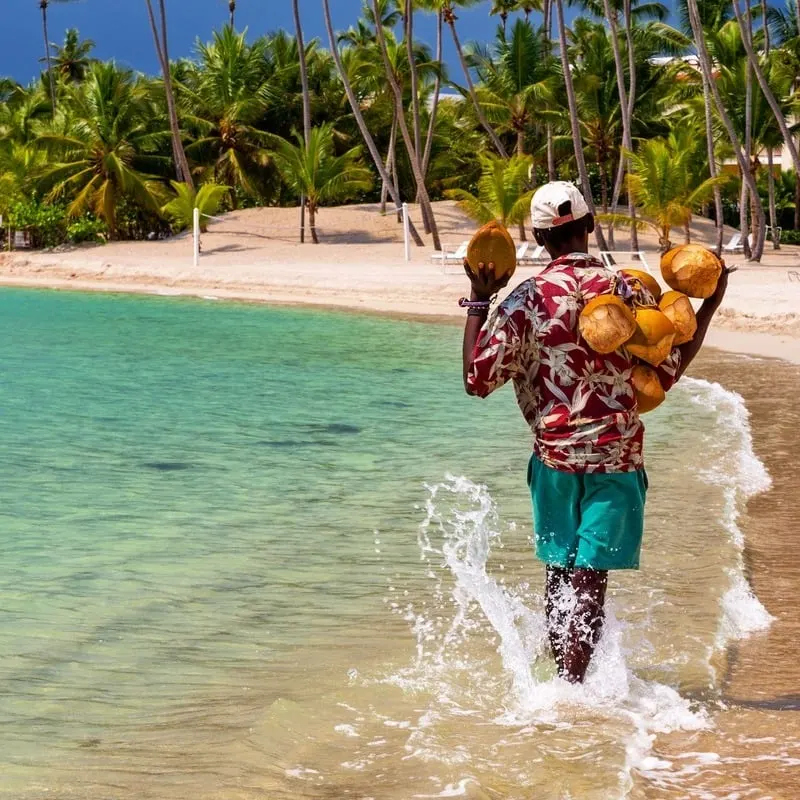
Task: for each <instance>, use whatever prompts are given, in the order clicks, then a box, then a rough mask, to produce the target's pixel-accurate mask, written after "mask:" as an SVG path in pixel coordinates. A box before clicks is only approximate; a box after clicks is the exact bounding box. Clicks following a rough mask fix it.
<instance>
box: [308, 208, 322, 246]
mask: <svg viewBox="0 0 800 800" xmlns="http://www.w3.org/2000/svg"><path fill="white" fill-rule="evenodd" d="M316 223H317V205H316V203H314V202H311V201H309V203H308V227H309V228H311V241H312V242H313V243H314V244H319V236H317V224H316Z"/></svg>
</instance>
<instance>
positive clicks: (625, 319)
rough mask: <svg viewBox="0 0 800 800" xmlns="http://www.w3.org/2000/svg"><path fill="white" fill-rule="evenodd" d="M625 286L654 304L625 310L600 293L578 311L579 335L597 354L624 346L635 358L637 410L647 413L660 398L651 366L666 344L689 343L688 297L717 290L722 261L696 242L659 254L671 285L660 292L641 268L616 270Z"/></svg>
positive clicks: (693, 322) (692, 323)
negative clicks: (643, 292)
mask: <svg viewBox="0 0 800 800" xmlns="http://www.w3.org/2000/svg"><path fill="white" fill-rule="evenodd" d="M620 272H621V274H622V275H623V276H624V277H625V278H626V280H627V282H628V285H629V286H631V288H633V289H637V288H638V286H637V284H639V285H641V286H642V287H644V288H645V289H647V290H648V291H649V292H650V294H651V295H652V296H653V298H654V300H655V305H641V304H638V303H635V304H634V308H633V309H631V308H630V307H629V306H628V305H627V304H626V303H625V302H624V300H623V299H622V298H621V297H618V296H617V295H615V294H609V295H600V296H599V297H595V298H594V300H591V301H590V302H589V303H587V304H586V307H585V308H584V309H583V311H582V312H581V316H580V320H579V327H580V332H581V336H583V338H584V339H585V340H586V342H587V343H588V344H589V346H590V347H591V348H592V349H593V350H595V351H597V352H598V353H613V352H614V351H615V350H617V349H618V348H620V347H624V348H625V349H626V350H627V351H628V352H629V353H630V354H631V355H632V356H634V357H635V358H636V359H637V362H639V363H637V364H636V366H634V368H633V375H632V380H633V388H634V391H635V393H636V400H637V404H638V407H639V413H640V414H645V413H647V412H648V411H652V410H653V409H654V408H657V407H658V406H660V405H661V403H663V402H664V399H665V393H664V389H663V387H662V386H661V381H659V379H658V375H657V374H656V372H655V370H654V369H653V367H657V366H659V365H660V364H661V363H662V362H663V361H664V360H665V359H666V358H667V357H668V356H669V354H670V353H671V352H672V348H673V347H676V346H678V345H681V344H685V343H686V342H690V341H691V340H692V339H693V338H694V335H695V332H696V331H697V318H696V317H695V313H694V308H693V307H692V302H691V300H690V299H689V298H691V297H695V298H700V299H705V298H707V297H711V295H713V294H714V292H715V291H716V289H717V282H718V281H719V278H720V275H722V262H721V261H720V260H719V259H718V258H717V256H715V255H714V253H712V252H711V251H710V250H707V249H706V248H705V247H701V246H700V245H697V244H687V245H682V246H681V247H674V248H673V249H672V250H670V251H668V252H667V253H665V254H664V255H663V256H662V258H661V275H662V277H663V278H664V281H665V282H666V284H667V286H669V287H670V289H672V291H670V292H666V293H664V294H662V292H661V287H660V286H659V284H658V281H657V280H656V279H655V278H653V277H652V275H649V274H648V273H646V272H640V271H638V270H627V269H626V270H621V271H620Z"/></svg>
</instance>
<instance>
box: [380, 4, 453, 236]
mask: <svg viewBox="0 0 800 800" xmlns="http://www.w3.org/2000/svg"><path fill="white" fill-rule="evenodd" d="M372 8H373V11H374V13H375V18H376V19H377V18H378V16H379V6H378V0H372ZM375 33H376V34H377V38H378V46H379V48H380V53H381V58H382V60H383V64H384V69H385V71H386V77H387V79H388V80H389V85H390V86H391V88H392V93H393V94H394V102H395V113H396V115H397V121H398V123H399V125H400V133H401V134H402V137H403V142H404V143H405V146H406V151H407V152H408V158H409V161H410V162H411V171H412V172H413V173H414V180H415V181H416V184H417V197H418V200H419V205H420V208H421V210H422V214H423V217H427V222H428V226H429V227H430V231H431V236H432V237H433V247H434V249H435V250H441V249H442V246H441V243H440V241H439V231H438V228H437V226H436V219H435V217H434V215H433V207H432V206H431V201H430V197H429V195H428V189H427V187H426V185H425V175H424V174H423V173H422V158H421V155H422V154H421V152H420V151H419V150H418V149H417V148H416V147H415V146H414V142H413V141H412V138H411V134H410V132H409V130H408V123H407V122H406V114H405V108H404V106H403V90H402V88H401V87H400V84H399V82H398V80H397V75H396V74H395V71H394V68H393V66H392V62H391V61H390V59H389V53H388V49H387V46H386V32H385V31H384V29H383V26H382V25H377V26H376V28H375ZM413 58H414V55H413V53H412V55H411V59H412V61H413Z"/></svg>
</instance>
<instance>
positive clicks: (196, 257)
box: [192, 208, 200, 267]
mask: <svg viewBox="0 0 800 800" xmlns="http://www.w3.org/2000/svg"><path fill="white" fill-rule="evenodd" d="M192 218H193V220H194V224H193V227H194V242H193V244H194V265H195V266H196V267H197V266H200V209H199V208H195V209H194V213H193V215H192Z"/></svg>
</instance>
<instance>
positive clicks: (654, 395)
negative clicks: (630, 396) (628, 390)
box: [631, 364, 667, 414]
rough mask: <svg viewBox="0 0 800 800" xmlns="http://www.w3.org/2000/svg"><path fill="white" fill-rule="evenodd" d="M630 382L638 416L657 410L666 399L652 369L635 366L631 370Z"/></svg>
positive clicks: (639, 365)
mask: <svg viewBox="0 0 800 800" xmlns="http://www.w3.org/2000/svg"><path fill="white" fill-rule="evenodd" d="M631 381H632V383H633V391H634V393H635V394H636V405H637V406H638V409H639V413H640V414H646V413H647V412H648V411H652V410H653V409H654V408H658V406H660V405H661V404H662V403H663V402H664V400H665V399H666V397H667V395H666V392H665V391H664V387H663V386H662V385H661V381H660V380H659V379H658V375H657V374H656V371H655V370H654V369H653V368H652V367H647V366H645V365H644V364H637V365H636V366H635V367H634V368H633V374H632V375H631Z"/></svg>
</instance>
